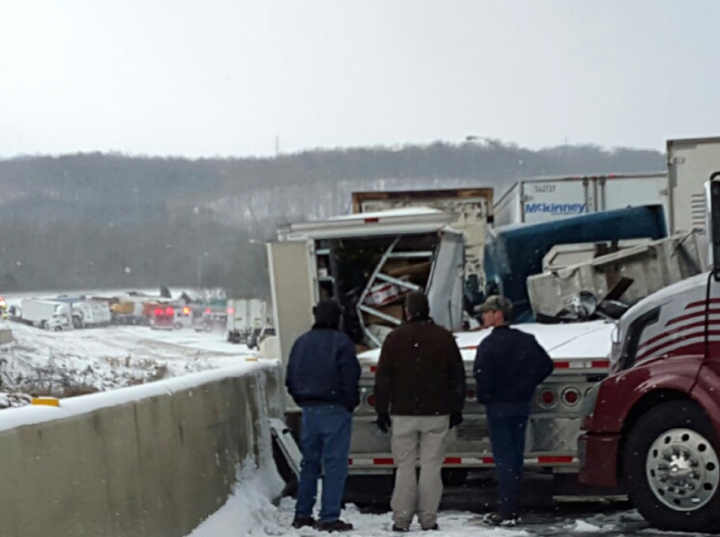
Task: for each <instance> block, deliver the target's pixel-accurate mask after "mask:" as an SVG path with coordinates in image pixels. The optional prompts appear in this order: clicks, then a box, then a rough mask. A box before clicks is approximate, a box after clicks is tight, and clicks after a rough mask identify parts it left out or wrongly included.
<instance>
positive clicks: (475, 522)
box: [189, 479, 682, 537]
mask: <svg viewBox="0 0 720 537" xmlns="http://www.w3.org/2000/svg"><path fill="white" fill-rule="evenodd" d="M263 489H264V483H263V479H255V480H251V481H250V482H248V483H246V484H244V485H239V486H238V487H237V488H236V492H235V495H234V496H232V497H231V498H230V499H229V500H228V502H227V504H226V505H225V506H224V507H222V508H221V509H220V510H219V511H218V512H217V513H215V514H214V515H212V516H211V517H210V518H209V519H208V520H206V521H205V522H204V523H203V524H202V525H201V526H200V527H199V528H197V529H196V530H195V531H194V532H193V533H191V534H190V536H189V537H237V536H239V535H248V536H258V537H259V536H271V535H288V536H291V537H320V536H322V535H328V534H327V533H323V532H319V531H316V530H313V529H302V530H295V529H293V528H291V527H290V524H291V522H292V519H293V516H294V508H295V502H294V500H292V499H290V498H284V499H283V500H282V501H281V502H280V505H279V506H274V505H272V504H271V503H270V501H269V500H267V498H266V497H265V496H264V495H263V494H262V493H261V491H262V490H263ZM342 518H343V520H345V521H346V522H350V523H352V524H353V526H354V530H353V531H350V532H348V533H345V534H333V535H347V536H348V537H378V536H384V535H394V533H393V532H392V531H391V530H390V528H391V520H390V513H381V514H367V513H363V512H361V511H360V510H359V509H358V508H357V507H355V506H354V505H349V506H346V508H345V509H344V510H343V513H342ZM480 519H481V517H480V516H479V515H477V514H475V513H471V512H468V511H442V512H441V513H440V515H439V518H438V525H439V526H440V531H438V532H432V535H433V536H435V535H437V536H439V537H440V536H443V537H465V536H468V537H469V536H475V537H478V536H481V537H524V536H526V537H531V536H538V537H554V536H569V535H588V536H590V535H592V536H598V537H620V536H647V537H653V536H660V535H678V534H677V533H663V532H659V531H656V530H653V529H651V528H649V527H648V525H647V523H646V522H645V521H644V520H643V519H642V518H641V517H640V515H638V514H637V512H636V511H628V510H624V511H617V510H615V511H612V510H608V508H605V509H602V508H599V507H598V506H587V507H586V508H584V509H583V510H582V511H578V510H577V507H574V508H566V507H559V508H557V509H548V510H545V511H537V512H533V513H532V514H530V515H529V516H528V517H527V519H526V520H527V522H528V523H526V524H524V525H521V526H518V527H515V528H491V527H488V526H485V525H483V524H482V523H481V521H480ZM410 533H414V534H423V535H424V534H425V533H424V532H422V531H421V530H420V527H419V526H418V525H417V524H415V525H414V526H412V527H411V530H410ZM679 535H682V534H679Z"/></svg>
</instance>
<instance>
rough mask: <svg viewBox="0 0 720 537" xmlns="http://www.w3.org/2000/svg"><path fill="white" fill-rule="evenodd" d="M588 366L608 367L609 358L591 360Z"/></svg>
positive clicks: (596, 367) (594, 367) (595, 367)
mask: <svg viewBox="0 0 720 537" xmlns="http://www.w3.org/2000/svg"><path fill="white" fill-rule="evenodd" d="M590 367H592V368H593V369H607V368H608V367H610V360H593V361H592V362H590Z"/></svg>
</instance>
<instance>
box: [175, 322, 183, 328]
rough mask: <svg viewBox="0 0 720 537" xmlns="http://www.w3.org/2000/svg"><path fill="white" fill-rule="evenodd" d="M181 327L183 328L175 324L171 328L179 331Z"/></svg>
mask: <svg viewBox="0 0 720 537" xmlns="http://www.w3.org/2000/svg"><path fill="white" fill-rule="evenodd" d="M182 327H183V325H181V324H180V323H175V324H174V325H173V328H174V329H175V330H180V329H182Z"/></svg>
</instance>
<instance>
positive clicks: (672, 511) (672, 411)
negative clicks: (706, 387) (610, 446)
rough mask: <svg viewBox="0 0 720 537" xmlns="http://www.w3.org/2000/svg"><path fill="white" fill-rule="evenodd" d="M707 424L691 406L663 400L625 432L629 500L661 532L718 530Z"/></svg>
mask: <svg viewBox="0 0 720 537" xmlns="http://www.w3.org/2000/svg"><path fill="white" fill-rule="evenodd" d="M718 453H719V451H718V441H717V438H716V436H715V432H714V430H713V427H712V424H711V422H710V420H709V419H708V417H707V416H706V415H705V414H704V413H703V411H702V410H701V409H700V407H698V406H697V405H696V404H695V403H694V402H692V401H687V400H683V401H669V402H667V403H663V404H661V405H659V406H657V407H655V408H653V409H652V410H650V411H649V412H647V413H646V414H645V415H643V416H642V417H641V418H640V420H639V421H638V422H637V424H636V425H635V427H634V428H633V429H632V431H630V435H629V437H628V440H627V444H626V446H625V455H624V463H625V466H624V473H625V483H626V488H627V491H628V495H629V496H630V500H631V501H632V502H633V503H634V504H635V507H637V509H638V511H640V514H641V515H642V516H643V517H645V519H647V521H648V522H650V524H652V525H653V526H656V527H658V528H660V529H663V530H673V531H690V532H702V533H704V532H711V531H717V528H718V527H719V525H720V492H718V487H719V485H720V463H719V461H718Z"/></svg>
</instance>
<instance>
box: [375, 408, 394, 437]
mask: <svg viewBox="0 0 720 537" xmlns="http://www.w3.org/2000/svg"><path fill="white" fill-rule="evenodd" d="M376 423H377V426H378V429H380V430H381V431H382V432H384V433H386V432H388V429H390V426H391V425H392V420H391V419H390V414H389V413H388V412H378V415H377V422H376Z"/></svg>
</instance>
